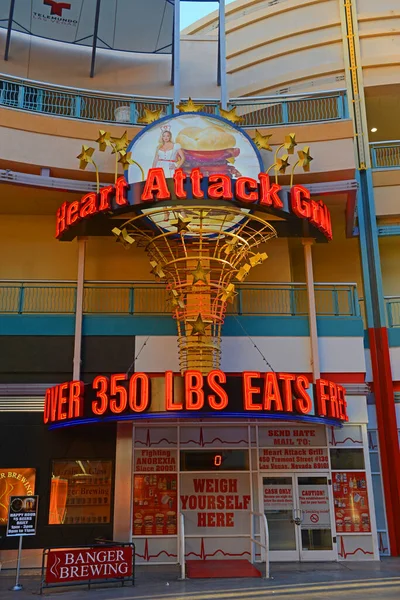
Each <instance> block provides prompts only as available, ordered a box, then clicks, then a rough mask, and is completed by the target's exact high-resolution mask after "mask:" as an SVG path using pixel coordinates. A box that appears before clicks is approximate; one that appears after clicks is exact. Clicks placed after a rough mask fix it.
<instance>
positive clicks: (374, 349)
mask: <svg viewBox="0 0 400 600" xmlns="http://www.w3.org/2000/svg"><path fill="white" fill-rule="evenodd" d="M358 182H359V191H358V202H357V208H358V226H359V232H360V253H361V265H362V272H363V282H364V302H365V312H366V317H367V327H368V338H369V347H370V353H371V366H372V377H373V391H374V396H375V408H376V420H377V425H378V436H379V454H380V459H381V467H382V482H383V490H384V496H385V506H386V519H387V524H388V534H389V540H390V553H391V555H392V556H399V555H400V519H399V515H400V448H399V440H398V433H397V421H396V407H395V400H394V388H393V376H392V367H391V359H390V347H389V337H388V330H387V326H386V313H385V299H384V295H383V286H382V271H381V262H380V255H379V244H378V231H377V225H376V213H375V200H374V192H373V181H372V173H371V171H370V169H368V170H362V171H360V172H359V173H358Z"/></svg>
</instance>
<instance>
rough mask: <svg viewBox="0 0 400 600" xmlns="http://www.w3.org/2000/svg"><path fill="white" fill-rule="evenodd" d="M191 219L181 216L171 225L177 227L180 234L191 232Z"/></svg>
mask: <svg viewBox="0 0 400 600" xmlns="http://www.w3.org/2000/svg"><path fill="white" fill-rule="evenodd" d="M190 221H191V219H183V218H182V217H181V216H179V217H178V218H177V219H174V220H173V221H171V225H176V228H177V230H178V233H182V232H183V231H189V228H188V225H189V223H190Z"/></svg>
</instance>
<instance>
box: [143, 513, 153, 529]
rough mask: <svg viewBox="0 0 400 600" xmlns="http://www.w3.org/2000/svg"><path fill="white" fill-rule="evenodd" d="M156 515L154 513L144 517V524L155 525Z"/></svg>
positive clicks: (146, 525) (147, 525)
mask: <svg viewBox="0 0 400 600" xmlns="http://www.w3.org/2000/svg"><path fill="white" fill-rule="evenodd" d="M153 523H154V517H153V515H146V516H145V518H144V526H145V527H153Z"/></svg>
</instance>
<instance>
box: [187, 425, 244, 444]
mask: <svg viewBox="0 0 400 600" xmlns="http://www.w3.org/2000/svg"><path fill="white" fill-rule="evenodd" d="M214 442H219V443H220V444H247V443H248V442H247V440H237V441H231V440H222V439H221V438H220V437H215V438H213V439H212V440H210V441H209V442H207V441H205V440H204V432H203V428H202V427H200V431H199V439H198V441H197V440H192V439H190V440H186V441H184V442H183V441H182V442H181V446H185V445H187V444H190V443H192V444H196V445H197V446H200V447H201V448H204V446H211V444H213V443H214Z"/></svg>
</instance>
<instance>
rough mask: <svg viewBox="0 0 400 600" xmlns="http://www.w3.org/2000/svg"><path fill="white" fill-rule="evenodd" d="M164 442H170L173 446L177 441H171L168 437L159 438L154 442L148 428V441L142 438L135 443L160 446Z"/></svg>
mask: <svg viewBox="0 0 400 600" xmlns="http://www.w3.org/2000/svg"><path fill="white" fill-rule="evenodd" d="M162 442H166V443H167V444H169V445H171V446H176V442H171V441H170V440H168V439H167V438H161V439H160V440H157V442H152V441H151V433H150V429H148V430H147V432H146V441H145V442H142V440H136V441H135V444H141V445H142V446H146V447H147V448H150V447H151V446H158V445H159V444H161V443H162Z"/></svg>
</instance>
